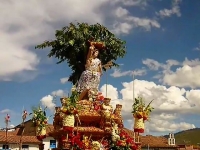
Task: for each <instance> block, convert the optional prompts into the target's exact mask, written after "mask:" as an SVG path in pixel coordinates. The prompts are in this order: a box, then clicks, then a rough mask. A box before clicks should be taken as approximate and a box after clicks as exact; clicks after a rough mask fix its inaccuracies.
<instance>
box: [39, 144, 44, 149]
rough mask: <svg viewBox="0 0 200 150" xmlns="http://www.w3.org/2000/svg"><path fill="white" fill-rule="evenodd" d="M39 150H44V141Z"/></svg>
mask: <svg viewBox="0 0 200 150" xmlns="http://www.w3.org/2000/svg"><path fill="white" fill-rule="evenodd" d="M39 150H44V144H43V143H42V142H41V143H40V144H39Z"/></svg>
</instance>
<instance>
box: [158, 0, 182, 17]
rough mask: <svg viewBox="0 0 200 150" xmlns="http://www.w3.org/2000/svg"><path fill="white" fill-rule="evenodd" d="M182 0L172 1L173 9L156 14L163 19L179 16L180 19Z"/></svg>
mask: <svg viewBox="0 0 200 150" xmlns="http://www.w3.org/2000/svg"><path fill="white" fill-rule="evenodd" d="M181 1H182V0H172V7H171V9H166V8H165V9H162V10H160V11H159V12H156V14H157V15H158V16H160V17H162V18H164V17H171V16H172V15H177V16H178V17H180V16H181V12H180V6H179V5H180V3H181Z"/></svg>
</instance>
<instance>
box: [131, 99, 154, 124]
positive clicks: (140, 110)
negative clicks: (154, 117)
mask: <svg viewBox="0 0 200 150" xmlns="http://www.w3.org/2000/svg"><path fill="white" fill-rule="evenodd" d="M152 102H153V100H152V101H151V102H150V103H149V104H148V105H147V106H146V105H145V103H144V100H143V98H142V97H138V98H135V102H134V104H133V106H132V108H133V111H132V112H131V113H132V114H133V116H134V117H135V118H139V119H140V118H142V117H143V119H144V120H148V117H149V115H150V113H151V112H152V110H153V109H154V108H153V107H151V103H152Z"/></svg>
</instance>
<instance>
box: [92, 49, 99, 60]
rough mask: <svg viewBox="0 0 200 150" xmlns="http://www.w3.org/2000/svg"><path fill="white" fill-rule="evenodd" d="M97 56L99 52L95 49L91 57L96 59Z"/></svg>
mask: <svg viewBox="0 0 200 150" xmlns="http://www.w3.org/2000/svg"><path fill="white" fill-rule="evenodd" d="M98 55H99V50H98V49H95V50H94V51H93V54H92V56H93V57H94V58H97V57H98Z"/></svg>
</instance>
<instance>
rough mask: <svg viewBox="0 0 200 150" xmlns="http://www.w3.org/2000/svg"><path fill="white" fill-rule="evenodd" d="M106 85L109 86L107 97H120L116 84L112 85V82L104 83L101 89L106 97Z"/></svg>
mask: <svg viewBox="0 0 200 150" xmlns="http://www.w3.org/2000/svg"><path fill="white" fill-rule="evenodd" d="M106 86H107V97H109V98H112V99H115V100H116V99H118V91H117V88H115V87H114V86H112V85H110V84H107V85H106V84H104V85H103V86H102V87H101V89H100V91H101V92H102V94H103V95H104V96H105V97H106Z"/></svg>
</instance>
